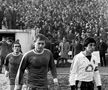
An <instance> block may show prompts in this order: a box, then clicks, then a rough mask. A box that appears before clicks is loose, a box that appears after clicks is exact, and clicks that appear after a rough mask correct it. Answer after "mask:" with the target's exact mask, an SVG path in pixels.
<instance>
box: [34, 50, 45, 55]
mask: <svg viewBox="0 0 108 90" xmlns="http://www.w3.org/2000/svg"><path fill="white" fill-rule="evenodd" d="M33 52H34V53H35V54H43V53H44V49H43V51H42V52H41V53H38V52H36V51H35V50H33Z"/></svg>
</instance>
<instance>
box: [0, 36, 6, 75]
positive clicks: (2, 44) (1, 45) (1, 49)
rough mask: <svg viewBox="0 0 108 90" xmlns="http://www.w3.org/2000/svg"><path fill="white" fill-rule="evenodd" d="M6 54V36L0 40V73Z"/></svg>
mask: <svg viewBox="0 0 108 90" xmlns="http://www.w3.org/2000/svg"><path fill="white" fill-rule="evenodd" d="M7 54H8V44H7V42H6V37H2V41H0V60H1V61H0V73H2V67H3V64H4V59H5V57H6V55H7Z"/></svg>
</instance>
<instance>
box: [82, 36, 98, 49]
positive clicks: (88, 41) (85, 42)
mask: <svg viewBox="0 0 108 90" xmlns="http://www.w3.org/2000/svg"><path fill="white" fill-rule="evenodd" d="M89 43H95V44H96V41H95V40H94V38H91V37H88V38H86V39H85V40H84V43H83V46H84V47H87V45H88V44H89Z"/></svg>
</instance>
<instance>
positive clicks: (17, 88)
mask: <svg viewBox="0 0 108 90" xmlns="http://www.w3.org/2000/svg"><path fill="white" fill-rule="evenodd" d="M21 87H22V86H21V85H15V88H14V90H21Z"/></svg>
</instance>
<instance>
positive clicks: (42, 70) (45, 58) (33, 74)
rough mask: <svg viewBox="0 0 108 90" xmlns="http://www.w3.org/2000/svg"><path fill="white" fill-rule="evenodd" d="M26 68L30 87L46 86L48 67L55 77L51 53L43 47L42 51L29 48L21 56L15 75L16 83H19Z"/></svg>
mask: <svg viewBox="0 0 108 90" xmlns="http://www.w3.org/2000/svg"><path fill="white" fill-rule="evenodd" d="M26 68H27V69H28V85H29V86H31V87H47V72H48V70H49V69H50V70H51V73H52V76H53V78H56V77H57V72H56V67H55V63H54V59H53V55H52V53H51V52H50V51H49V50H48V49H44V50H43V52H42V53H36V52H35V51H34V50H31V51H29V52H28V53H26V54H25V55H24V56H23V59H22V61H21V64H20V67H19V70H18V74H17V77H16V84H17V85H18V84H20V83H21V79H22V77H23V73H24V70H25V69H26Z"/></svg>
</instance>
